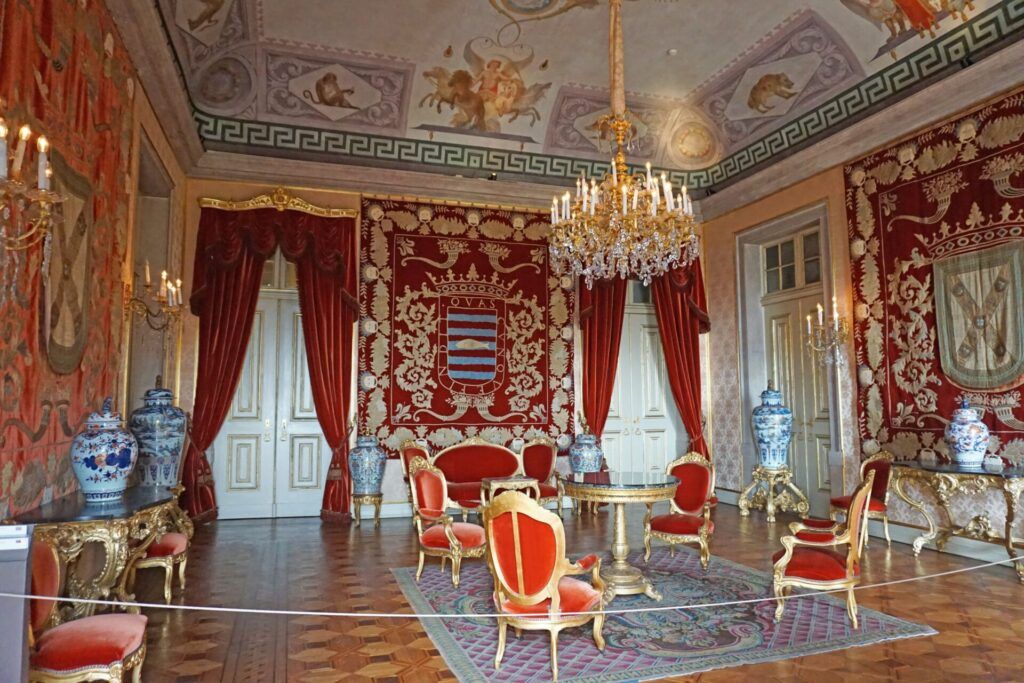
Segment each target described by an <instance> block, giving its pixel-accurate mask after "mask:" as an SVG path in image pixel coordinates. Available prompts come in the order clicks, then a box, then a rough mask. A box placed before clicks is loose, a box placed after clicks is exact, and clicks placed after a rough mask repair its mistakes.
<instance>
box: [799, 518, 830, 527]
mask: <svg viewBox="0 0 1024 683" xmlns="http://www.w3.org/2000/svg"><path fill="white" fill-rule="evenodd" d="M800 523H801V524H803V525H804V526H809V527H812V528H814V529H830V528H832V527H834V526H835V525H836V522H835V520H833V519H818V518H817V517H805V518H804V519H802V520H800Z"/></svg>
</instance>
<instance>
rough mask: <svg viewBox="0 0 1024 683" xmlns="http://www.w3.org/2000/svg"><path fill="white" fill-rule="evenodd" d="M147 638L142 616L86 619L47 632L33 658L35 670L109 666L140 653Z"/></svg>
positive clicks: (112, 616) (40, 638)
mask: <svg viewBox="0 0 1024 683" xmlns="http://www.w3.org/2000/svg"><path fill="white" fill-rule="evenodd" d="M145 637H146V617H145V615H143V614H100V615H97V616H93V617H83V618H82V619H76V620H75V621H69V622H67V623H66V624H61V625H60V626H55V627H53V628H51V629H49V630H48V631H44V632H43V634H42V635H41V636H39V640H38V641H37V647H36V651H35V653H34V654H33V655H32V668H33V669H45V670H47V671H71V670H73V669H81V668H84V667H88V666H108V665H110V664H113V663H114V662H119V661H121V660H123V659H124V658H125V657H127V656H128V655H130V654H131V653H133V652H135V651H136V650H137V649H139V647H140V646H141V645H142V642H143V640H144V639H145Z"/></svg>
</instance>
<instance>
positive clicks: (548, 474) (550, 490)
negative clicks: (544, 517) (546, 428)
mask: <svg viewBox="0 0 1024 683" xmlns="http://www.w3.org/2000/svg"><path fill="white" fill-rule="evenodd" d="M521 457H522V460H523V473H524V474H525V475H526V476H528V477H531V478H533V479H536V480H537V486H538V487H539V488H540V498H539V499H538V500H537V502H538V503H540V504H541V505H547V504H548V503H551V502H556V503H558V514H559V515H561V514H562V496H564V495H565V491H564V490H563V487H562V480H561V479H559V478H558V477H556V476H555V463H556V461H557V459H558V446H556V445H555V442H554V440H553V439H549V438H547V437H540V438H538V439H533V440H532V441H529V442H527V444H526V445H525V446H523V450H522V456H521Z"/></svg>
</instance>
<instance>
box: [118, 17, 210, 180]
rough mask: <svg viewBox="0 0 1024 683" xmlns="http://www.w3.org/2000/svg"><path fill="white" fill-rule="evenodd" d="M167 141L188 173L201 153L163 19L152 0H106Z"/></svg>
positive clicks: (187, 100)
mask: <svg viewBox="0 0 1024 683" xmlns="http://www.w3.org/2000/svg"><path fill="white" fill-rule="evenodd" d="M106 4H107V9H109V10H110V14H111V15H112V16H113V17H114V21H115V23H116V24H117V28H118V31H119V32H120V33H121V39H122V41H123V42H124V45H125V47H126V48H127V50H128V54H129V55H130V56H131V60H132V64H133V66H134V67H135V71H136V73H137V74H138V78H139V85H141V86H142V89H143V90H144V91H145V93H146V96H147V97H148V98H149V102H150V104H151V105H152V107H153V110H154V111H155V112H156V114H157V118H158V120H159V121H160V125H161V126H162V127H163V129H164V134H165V135H166V136H167V141H168V143H169V144H170V146H171V149H172V150H173V151H174V156H175V158H176V159H177V160H178V163H179V164H180V165H181V167H182V169H183V170H184V171H185V172H186V173H187V172H189V170H190V169H191V168H192V167H193V166H194V165H195V164H196V162H197V161H198V160H199V158H200V157H201V156H202V155H203V152H204V149H203V142H202V140H201V139H200V138H199V132H198V131H197V130H196V123H195V120H194V119H193V118H192V104H191V102H190V101H189V97H188V93H187V90H186V88H185V83H184V81H183V79H182V77H181V73H180V71H179V70H178V63H177V60H176V59H175V57H174V52H173V50H172V48H171V45H170V43H169V42H168V37H167V31H166V30H165V29H164V25H163V19H162V18H161V17H160V12H159V11H158V10H157V8H156V5H155V4H154V3H153V2H149V1H143V0H106Z"/></svg>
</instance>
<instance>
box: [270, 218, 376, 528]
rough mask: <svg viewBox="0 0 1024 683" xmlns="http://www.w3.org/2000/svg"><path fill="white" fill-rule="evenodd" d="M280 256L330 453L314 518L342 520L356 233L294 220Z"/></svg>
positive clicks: (333, 222)
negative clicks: (294, 291)
mask: <svg viewBox="0 0 1024 683" xmlns="http://www.w3.org/2000/svg"><path fill="white" fill-rule="evenodd" d="M299 221H300V222H301V226H299V227H300V229H298V230H292V231H291V232H287V233H285V236H284V239H283V240H282V242H281V250H282V251H283V252H284V255H285V258H287V259H289V260H290V261H294V262H295V264H296V270H297V273H298V285H299V307H300V309H301V310H302V335H303V337H304V338H305V340H306V362H307V364H308V366H309V379H310V386H311V388H312V392H313V404H314V406H315V407H316V415H317V419H319V421H320V426H321V427H322V428H323V431H324V437H325V438H326V439H327V443H328V445H330V447H331V464H330V467H329V468H328V471H327V483H326V486H325V487H324V500H323V505H322V508H321V511H320V516H321V517H324V518H329V517H346V516H347V515H348V514H349V507H350V504H351V483H350V480H349V472H348V434H349V428H348V415H349V410H350V405H351V400H350V397H351V392H352V350H353V347H352V344H353V337H354V330H355V328H354V326H355V322H356V316H357V315H358V303H357V301H356V299H355V297H354V294H355V292H356V286H357V272H358V266H357V259H358V254H357V253H356V230H355V222H354V221H353V220H352V219H337V218H321V217H318V216H311V215H309V214H300V215H299Z"/></svg>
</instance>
